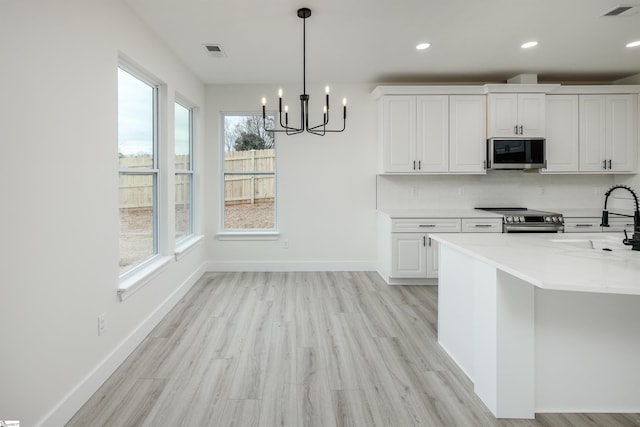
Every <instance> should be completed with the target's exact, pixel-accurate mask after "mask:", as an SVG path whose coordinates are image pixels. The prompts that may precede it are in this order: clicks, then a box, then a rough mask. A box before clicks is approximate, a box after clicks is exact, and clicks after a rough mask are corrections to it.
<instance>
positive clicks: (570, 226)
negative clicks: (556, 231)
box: [564, 212, 633, 238]
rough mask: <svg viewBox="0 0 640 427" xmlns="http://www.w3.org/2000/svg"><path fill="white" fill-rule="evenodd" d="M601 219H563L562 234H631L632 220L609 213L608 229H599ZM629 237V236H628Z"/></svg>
mask: <svg viewBox="0 0 640 427" xmlns="http://www.w3.org/2000/svg"><path fill="white" fill-rule="evenodd" d="M601 223H602V217H580V218H574V217H569V218H567V217H565V218H564V232H565V233H600V232H604V233H617V232H619V233H620V238H622V233H623V231H624V230H626V231H627V233H633V218H628V217H624V216H616V215H613V214H612V213H611V212H610V213H609V227H601V226H600V224H601ZM629 235H631V234H629Z"/></svg>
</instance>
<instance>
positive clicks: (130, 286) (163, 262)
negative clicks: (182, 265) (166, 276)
mask: <svg viewBox="0 0 640 427" xmlns="http://www.w3.org/2000/svg"><path fill="white" fill-rule="evenodd" d="M172 258H173V257H170V256H163V257H158V259H156V260H154V261H152V262H150V263H149V265H147V266H145V267H144V268H142V269H140V270H139V271H136V272H135V273H134V274H132V275H131V276H128V277H126V278H125V279H121V280H120V284H119V285H118V297H119V298H120V301H124V300H125V299H127V298H129V297H130V296H131V295H133V294H135V293H136V292H137V291H139V290H140V289H142V288H143V287H144V286H145V285H146V284H147V283H149V282H150V281H151V280H152V279H154V278H155V277H157V276H158V275H159V274H160V273H162V272H163V271H164V270H166V269H167V266H168V265H169V263H170V262H171V260H172Z"/></svg>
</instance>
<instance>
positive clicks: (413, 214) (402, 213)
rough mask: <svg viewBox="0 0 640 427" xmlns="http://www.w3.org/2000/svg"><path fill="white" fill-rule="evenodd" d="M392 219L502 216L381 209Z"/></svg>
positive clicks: (442, 211)
mask: <svg viewBox="0 0 640 427" xmlns="http://www.w3.org/2000/svg"><path fill="white" fill-rule="evenodd" d="M378 212H380V213H382V214H385V215H387V216H389V217H390V218H502V215H500V214H496V213H492V212H487V211H481V210H477V209H472V208H469V209H379V210H378Z"/></svg>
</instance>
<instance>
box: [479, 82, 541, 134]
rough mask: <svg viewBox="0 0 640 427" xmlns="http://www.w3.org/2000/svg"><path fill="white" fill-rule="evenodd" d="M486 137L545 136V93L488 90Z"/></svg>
mask: <svg viewBox="0 0 640 427" xmlns="http://www.w3.org/2000/svg"><path fill="white" fill-rule="evenodd" d="M487 105H488V111H487V119H488V121H487V122H488V132H487V134H488V137H489V138H513V137H520V136H522V137H544V136H545V123H546V120H545V119H546V116H545V94H544V93H490V94H488V95H487Z"/></svg>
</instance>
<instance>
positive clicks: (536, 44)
mask: <svg viewBox="0 0 640 427" xmlns="http://www.w3.org/2000/svg"><path fill="white" fill-rule="evenodd" d="M534 46H538V42H536V41H531V42H526V43H523V44H522V46H520V47H521V48H523V49H529V48H532V47H534Z"/></svg>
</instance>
